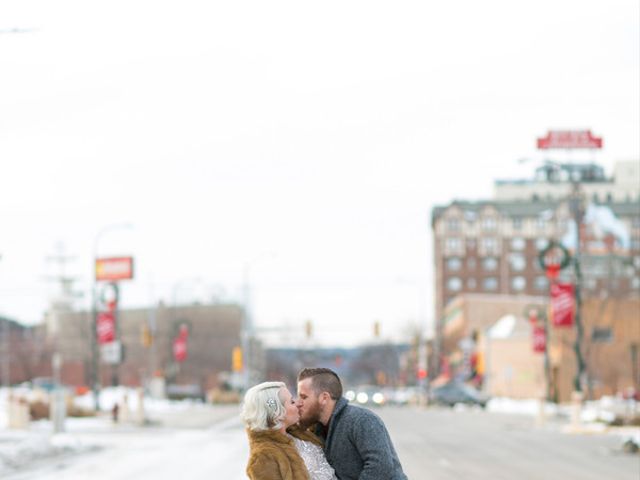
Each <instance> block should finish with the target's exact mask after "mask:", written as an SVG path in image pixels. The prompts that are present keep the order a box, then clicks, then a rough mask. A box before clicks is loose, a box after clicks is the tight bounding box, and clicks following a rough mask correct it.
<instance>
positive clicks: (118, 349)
mask: <svg viewBox="0 0 640 480" xmlns="http://www.w3.org/2000/svg"><path fill="white" fill-rule="evenodd" d="M100 357H101V358H102V362H103V363H108V364H110V365H117V364H119V363H120V362H121V360H122V344H121V343H120V342H118V341H115V342H109V343H105V344H104V345H100Z"/></svg>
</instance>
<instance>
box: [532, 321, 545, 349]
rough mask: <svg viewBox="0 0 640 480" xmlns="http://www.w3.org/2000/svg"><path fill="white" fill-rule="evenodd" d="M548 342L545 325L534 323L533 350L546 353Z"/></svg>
mask: <svg viewBox="0 0 640 480" xmlns="http://www.w3.org/2000/svg"><path fill="white" fill-rule="evenodd" d="M546 344H547V335H546V333H545V331H544V327H541V326H539V325H534V327H533V351H534V352H536V353H544V350H545V347H546Z"/></svg>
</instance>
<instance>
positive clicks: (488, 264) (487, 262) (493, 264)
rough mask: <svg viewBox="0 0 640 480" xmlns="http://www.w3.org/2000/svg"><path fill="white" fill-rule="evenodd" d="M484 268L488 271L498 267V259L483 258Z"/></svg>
mask: <svg viewBox="0 0 640 480" xmlns="http://www.w3.org/2000/svg"><path fill="white" fill-rule="evenodd" d="M482 268H483V269H484V270H486V271H487V272H491V271H493V270H496V269H497V268H498V260H496V259H495V258H493V257H487V258H484V259H482Z"/></svg>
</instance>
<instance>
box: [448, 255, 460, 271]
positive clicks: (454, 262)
mask: <svg viewBox="0 0 640 480" xmlns="http://www.w3.org/2000/svg"><path fill="white" fill-rule="evenodd" d="M461 267H462V260H460V259H459V258H458V257H450V258H447V270H449V271H451V272H456V271H458V270H460V268H461Z"/></svg>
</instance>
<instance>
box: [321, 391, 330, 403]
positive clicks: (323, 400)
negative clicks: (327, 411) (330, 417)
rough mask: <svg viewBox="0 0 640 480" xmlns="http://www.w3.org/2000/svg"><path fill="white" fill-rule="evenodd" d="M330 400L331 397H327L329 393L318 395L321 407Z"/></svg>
mask: <svg viewBox="0 0 640 480" xmlns="http://www.w3.org/2000/svg"><path fill="white" fill-rule="evenodd" d="M330 399H331V395H329V392H322V393H321V394H320V403H321V404H322V405H326V404H327V402H328V401H329V400H330Z"/></svg>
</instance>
